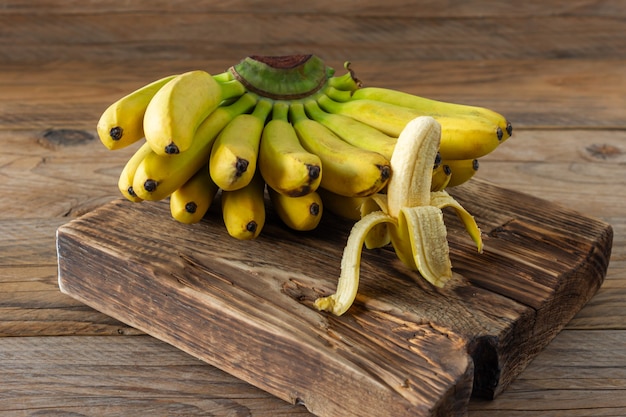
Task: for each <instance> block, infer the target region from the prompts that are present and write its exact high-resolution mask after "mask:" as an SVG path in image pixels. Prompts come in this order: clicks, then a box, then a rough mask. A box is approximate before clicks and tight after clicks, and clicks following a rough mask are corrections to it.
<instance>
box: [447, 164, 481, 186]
mask: <svg viewBox="0 0 626 417" xmlns="http://www.w3.org/2000/svg"><path fill="white" fill-rule="evenodd" d="M442 163H444V164H446V165H447V166H449V167H450V171H451V173H452V175H451V176H450V182H449V183H448V187H456V186H457V185H461V184H463V183H464V182H466V181H469V180H470V179H471V178H472V177H473V176H474V174H476V171H478V166H479V163H478V159H461V160H444V161H442Z"/></svg>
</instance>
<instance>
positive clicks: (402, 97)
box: [352, 87, 513, 142]
mask: <svg viewBox="0 0 626 417" xmlns="http://www.w3.org/2000/svg"><path fill="white" fill-rule="evenodd" d="M352 99H354V100H362V99H366V100H376V101H382V102H385V103H391V104H396V105H398V106H403V107H408V108H411V109H414V110H417V111H419V112H420V113H421V114H423V115H431V116H444V115H448V116H454V115H458V116H469V117H472V118H485V119H487V120H489V121H490V122H492V123H494V124H495V125H496V126H498V128H499V129H500V133H499V135H502V142H504V141H505V140H506V139H507V138H508V137H510V136H511V135H512V134H513V126H511V123H509V122H508V121H507V120H506V119H505V118H504V116H502V115H501V114H499V113H497V112H495V111H493V110H490V109H487V108H485V107H479V106H470V105H466V104H457V103H448V102H444V101H438V100H432V99H428V98H425V97H420V96H416V95H413V94H409V93H404V92H402V91H397V90H391V89H387V88H380V87H365V88H361V89H358V90H356V91H355V92H354V93H353V94H352ZM505 132H506V134H505Z"/></svg>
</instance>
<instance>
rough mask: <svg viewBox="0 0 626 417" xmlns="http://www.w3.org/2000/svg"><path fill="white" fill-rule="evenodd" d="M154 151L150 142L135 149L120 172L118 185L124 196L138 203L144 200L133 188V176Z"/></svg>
mask: <svg viewBox="0 0 626 417" xmlns="http://www.w3.org/2000/svg"><path fill="white" fill-rule="evenodd" d="M151 153H152V148H151V147H150V144H149V143H144V144H143V145H141V146H140V147H139V149H137V151H135V153H134V154H133V156H131V157H130V159H129V160H128V161H127V162H126V165H124V168H123V169H122V172H121V174H120V178H119V180H118V182H117V187H118V188H119V189H120V192H121V193H122V195H123V196H124V197H126V198H127V199H128V200H129V201H132V202H133V203H138V202H140V201H143V199H141V198H139V197H138V196H137V194H135V191H134V190H133V178H134V177H135V171H137V167H138V166H139V164H140V163H141V161H143V160H144V158H145V157H146V156H148V154H151Z"/></svg>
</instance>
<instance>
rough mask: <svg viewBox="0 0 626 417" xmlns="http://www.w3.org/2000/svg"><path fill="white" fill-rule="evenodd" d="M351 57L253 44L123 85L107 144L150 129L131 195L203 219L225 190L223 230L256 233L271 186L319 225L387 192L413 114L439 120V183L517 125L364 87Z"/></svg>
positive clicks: (466, 169)
mask: <svg viewBox="0 0 626 417" xmlns="http://www.w3.org/2000/svg"><path fill="white" fill-rule="evenodd" d="M344 67H345V70H346V73H345V74H343V75H340V76H336V75H335V72H334V70H333V69H332V68H330V67H328V66H326V64H325V63H324V62H323V61H322V60H321V59H320V58H319V57H317V56H315V55H292V56H284V57H276V56H270V57H263V56H251V57H248V58H245V59H244V60H242V61H241V62H240V63H239V64H237V65H234V66H232V67H231V68H229V69H228V70H226V71H224V72H223V73H219V74H216V75H211V74H209V73H207V72H206V71H202V70H194V71H190V72H186V73H182V74H176V75H172V76H169V77H165V78H163V79H160V80H157V81H154V82H152V83H151V84H148V85H146V86H144V87H142V88H140V89H138V90H136V91H134V92H132V93H130V94H128V95H127V96H125V97H122V98H121V99H119V100H118V101H117V102H115V103H113V104H111V106H109V107H108V108H107V109H106V110H105V112H104V113H103V114H102V116H101V118H100V120H99V122H98V125H97V131H98V135H99V137H100V139H101V141H102V142H103V144H104V145H105V146H106V147H107V148H109V149H112V150H113V149H120V148H124V147H126V146H128V145H130V144H132V143H135V142H137V141H140V140H143V141H144V143H143V144H142V145H141V146H140V147H139V148H138V150H137V151H136V152H135V153H134V154H133V155H132V157H131V158H130V159H129V160H128V162H127V164H126V165H125V167H124V169H123V170H122V173H121V175H120V179H119V182H118V186H119V189H120V192H121V193H122V194H123V195H124V196H125V197H126V198H127V199H128V200H130V201H133V202H140V201H143V200H162V199H166V198H169V202H170V208H171V215H172V216H173V218H175V219H176V220H178V221H180V222H183V223H195V222H198V221H200V220H201V219H202V218H203V217H204V215H205V214H206V212H207V210H208V209H209V207H210V205H211V204H212V203H213V201H214V200H216V195H217V194H218V193H219V194H221V199H220V200H221V206H222V210H221V211H222V216H223V220H224V224H225V226H226V229H227V231H228V233H229V234H230V235H231V236H233V237H235V238H237V239H252V238H255V237H257V236H258V235H259V233H260V232H261V230H262V229H263V226H264V223H265V209H266V203H265V201H266V200H265V196H266V194H267V195H268V197H269V201H270V202H271V205H272V206H273V208H274V209H275V211H276V213H277V214H278V216H279V217H280V219H281V220H282V221H283V222H284V223H285V224H286V225H287V226H288V227H290V228H292V229H295V230H299V231H305V230H311V229H314V228H315V227H317V225H318V224H319V222H320V219H321V217H322V213H323V209H324V208H327V209H328V210H329V211H330V212H333V213H335V214H338V215H340V216H343V217H346V218H349V219H353V220H359V219H361V217H362V215H363V214H364V212H363V207H368V206H371V202H372V201H375V200H376V199H375V198H374V200H372V198H373V196H377V195H381V193H382V194H383V195H384V194H385V193H387V191H388V184H389V182H390V178H392V177H393V176H394V175H396V173H395V172H394V168H393V166H392V164H391V159H392V156H393V155H394V154H395V155H398V154H401V153H403V152H404V149H399V145H398V144H399V137H400V136H401V133H402V132H403V131H404V129H405V127H406V126H407V124H409V122H411V121H412V120H414V119H416V118H418V117H421V116H426V117H429V118H431V119H432V120H434V121H435V122H436V123H437V124H438V126H440V131H439V136H438V138H437V147H436V152H435V154H434V155H431V156H429V157H428V158H429V160H428V165H429V167H428V170H429V175H428V176H427V177H428V182H429V191H433V192H443V191H444V190H445V189H446V188H447V187H452V186H456V185H459V184H462V183H463V182H465V181H467V180H469V179H470V178H471V177H472V176H473V175H474V174H475V173H476V171H477V169H478V158H480V157H482V156H484V155H486V154H488V153H490V152H492V151H493V150H494V149H496V147H497V146H498V145H500V144H501V143H502V142H504V141H505V140H506V139H507V138H508V137H510V136H511V133H512V129H511V125H510V124H509V123H508V122H507V120H506V119H505V118H504V117H503V116H501V115H500V114H498V113H496V112H493V111H491V110H488V109H486V108H482V107H474V106H467V105H460V104H454V103H444V102H440V101H434V100H429V99H426V98H422V97H418V96H414V95H411V94H407V93H402V92H399V91H394V90H390V89H384V88H375V87H363V86H362V84H361V82H360V81H359V80H358V79H357V78H356V76H355V75H354V72H353V71H352V70H351V69H350V64H349V63H346V64H345V66H344ZM403 146H404V145H403ZM417 159H419V160H420V162H419V164H420V166H421V165H423V164H424V161H423V157H421V156H420V158H417V157H415V156H414V158H413V161H412V162H410V161H409V162H407V164H410V165H411V164H416V163H417ZM396 169H402V170H412V169H413V167H412V166H407V167H400V168H396ZM404 191H406V192H407V193H408V192H409V191H408V190H404ZM409 205H410V204H409ZM377 207H381V206H380V204H379V205H378V206H377ZM374 229H376V228H374ZM370 236H373V232H372V233H370Z"/></svg>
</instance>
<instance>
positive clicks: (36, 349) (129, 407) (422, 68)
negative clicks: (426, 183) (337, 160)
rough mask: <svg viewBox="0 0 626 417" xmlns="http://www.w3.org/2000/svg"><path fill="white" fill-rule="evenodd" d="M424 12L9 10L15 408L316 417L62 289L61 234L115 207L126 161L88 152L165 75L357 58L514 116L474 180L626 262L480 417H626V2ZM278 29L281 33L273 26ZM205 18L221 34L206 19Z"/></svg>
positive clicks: (5, 89) (2, 257)
mask: <svg viewBox="0 0 626 417" xmlns="http://www.w3.org/2000/svg"><path fill="white" fill-rule="evenodd" d="M419 6H420V7H416V6H415V3H414V2H410V1H406V0H392V1H391V2H384V3H380V2H373V1H358V3H357V2H356V1H351V0H348V1H345V2H333V1H329V0H312V1H308V2H292V1H286V0H272V1H263V2H261V1H258V0H252V1H241V0H234V1H228V2H215V1H211V0H198V1H194V2H187V1H180V0H173V1H171V0H154V1H153V0H150V1H148V0H135V1H132V2H110V1H105V0H90V1H76V0H69V1H67V0H37V1H31V2H26V1H22V0H6V1H3V2H2V6H1V7H0V22H1V23H2V25H1V26H0V35H1V36H0V63H1V64H0V144H1V145H2V152H1V153H0V195H2V198H0V286H1V288H0V290H1V291H0V333H1V334H2V336H3V337H0V359H1V360H2V363H3V373H2V377H0V379H1V381H2V384H0V414H2V415H6V416H9V417H12V416H24V415H59V414H64V415H70V414H75V415H79V414H82V415H98V416H107V415H121V414H123V415H126V416H145V415H153V414H154V415H159V414H160V415H177V414H178V415H202V414H204V415H207V414H210V415H215V416H220V417H223V416H234V415H246V416H248V415H250V416H263V417H265V416H280V415H285V416H286V415H303V416H304V415H311V414H309V413H308V412H307V411H306V409H305V408H304V407H302V406H300V407H298V406H292V405H290V404H288V403H285V402H283V401H280V400H278V399H276V398H275V397H273V396H271V395H269V394H266V393H264V392H262V391H260V390H258V389H255V388H251V387H250V386H249V385H248V384H246V383H244V382H242V381H240V380H237V379H234V378H232V377H230V376H228V375H225V374H224V373H223V372H221V371H217V370H216V369H215V368H212V367H210V366H207V365H203V364H202V363H200V362H199V361H195V362H194V365H193V366H189V362H188V361H189V358H190V357H189V356H188V355H186V354H184V353H182V352H180V351H178V350H176V349H173V348H171V347H169V346H168V345H166V344H164V343H162V342H159V341H157V340H155V339H153V338H150V337H144V336H140V337H137V336H134V335H136V334H140V333H141V332H140V331H139V330H136V329H133V328H131V327H129V326H127V325H125V324H122V323H121V322H118V321H116V320H115V319H113V318H111V317H109V316H106V315H104V314H102V313H99V312H96V311H94V310H93V309H91V308H90V307H87V306H86V305H84V304H82V303H80V302H78V301H76V300H74V299H72V298H70V297H68V296H65V295H63V294H60V293H59V292H58V288H57V286H56V283H55V281H56V270H57V267H56V259H55V248H54V230H55V229H56V227H58V226H59V225H62V224H64V223H66V222H68V221H70V220H72V219H74V218H76V217H78V216H80V215H82V214H85V213H88V212H91V211H93V210H94V209H96V208H97V207H99V206H102V205H103V204H108V203H109V202H110V201H111V200H114V199H116V198H118V197H119V194H118V192H117V190H116V189H115V181H116V177H117V175H118V173H119V170H120V169H121V165H122V163H123V162H124V161H125V160H126V159H127V158H128V156H129V154H126V153H125V151H120V153H107V152H104V150H103V149H102V148H101V147H100V146H99V144H98V142H97V140H93V141H90V142H89V141H88V142H85V141H82V140H81V139H80V138H83V137H85V136H84V134H88V135H94V133H95V132H94V130H95V129H94V127H95V123H96V121H97V119H98V117H99V115H100V113H101V112H102V110H103V109H104V108H105V106H106V105H108V104H109V103H110V102H111V101H112V100H114V99H115V98H117V97H120V96H121V95H122V94H125V93H126V92H128V91H131V89H133V88H137V87H139V86H141V85H143V84H145V83H146V82H148V81H150V80H152V79H155V78H157V77H160V76H162V75H166V74H169V73H173V72H177V71H183V70H187V69H195V68H206V69H209V70H210V71H212V72H215V71H219V70H221V69H223V68H225V67H227V66H229V65H231V64H232V63H233V62H234V61H236V60H238V59H240V58H241V57H242V56H244V55H247V54H249V53H250V49H254V51H253V52H255V53H256V52H260V51H261V49H262V48H263V49H262V50H263V51H270V52H271V53H279V52H284V51H290V52H298V53H300V52H302V51H303V50H306V51H307V52H308V51H315V52H318V53H319V54H320V55H321V56H323V57H324V58H325V59H327V61H328V62H329V63H330V64H332V65H333V66H335V67H336V68H341V65H342V64H343V61H345V60H351V61H352V62H353V66H354V68H355V69H356V70H357V73H358V75H359V76H360V77H361V78H362V79H363V80H365V81H366V82H367V83H368V84H370V85H381V86H389V87H393V88H398V89H402V90H405V91H410V92H413V93H416V94H420V95H424V96H427V97H433V98H439V99H447V100H451V101H456V102H467V103H473V104H479V105H484V106H487V107H491V108H494V109H497V110H499V111H501V112H502V113H504V114H505V115H506V116H507V117H509V119H510V120H511V121H512V122H513V124H514V126H515V130H516V133H515V136H514V139H515V140H511V141H509V142H508V143H507V144H506V146H503V147H501V148H500V149H498V151H497V152H495V153H494V154H492V155H489V156H488V157H487V158H485V159H484V161H483V160H481V170H480V171H479V174H478V177H479V178H483V179H487V180H489V181H491V182H492V183H495V184H497V185H500V186H502V187H505V188H509V189H514V190H518V191H522V192H525V193H527V194H531V195H533V196H536V197H540V198H542V199H546V200H549V201H553V202H558V203H559V204H561V205H563V206H565V207H567V208H569V209H574V210H577V211H579V212H580V213H584V214H585V215H589V216H597V217H598V218H600V219H602V220H603V221H605V222H608V223H610V224H611V225H612V227H613V229H614V233H615V234H614V241H613V252H612V256H611V262H610V265H609V268H608V271H607V276H606V279H605V281H604V283H603V285H602V287H601V288H600V289H599V291H598V293H597V294H596V296H595V297H594V298H592V299H591V300H590V301H589V303H588V304H587V305H586V306H585V307H584V308H583V309H582V310H581V311H580V312H579V313H578V314H576V315H575V316H574V317H573V319H572V320H571V321H570V322H569V323H568V325H567V326H566V327H565V329H564V330H563V331H562V332H561V333H559V334H558V335H557V336H556V337H555V339H554V340H553V341H552V342H551V343H550V344H549V345H548V346H547V347H546V348H545V350H543V351H542V352H541V353H540V354H539V355H538V356H537V357H536V358H535V359H534V361H533V362H531V363H530V364H529V365H528V367H527V368H526V369H525V370H524V372H522V373H521V374H520V375H519V376H518V378H517V379H516V380H515V381H514V382H513V383H512V384H511V385H510V386H509V388H508V389H507V390H506V391H505V392H503V393H502V394H501V395H500V396H499V397H498V398H497V399H496V400H493V401H489V402H482V401H477V400H473V401H471V402H470V411H469V415H470V417H484V416H488V417H511V416H513V417H518V416H523V417H536V416H541V417H570V416H575V417H581V416H591V415H593V416H621V415H625V414H626V411H625V410H626V404H624V403H623V401H622V399H623V398H624V395H623V394H624V392H625V391H626V385H625V383H624V381H625V380H626V376H625V373H624V370H625V369H626V366H624V360H623V358H624V352H625V349H624V348H623V346H624V343H625V340H624V333H625V332H624V330H626V262H625V259H626V257H625V256H624V253H626V239H625V236H626V219H625V216H624V213H625V212H624V206H623V201H624V198H626V183H625V182H624V181H623V178H626V171H625V167H626V164H624V152H626V147H625V145H624V143H625V140H626V138H625V137H624V131H626V118H625V116H624V112H623V109H624V108H626V102H625V100H626V72H624V68H626V58H625V55H624V54H625V51H626V47H625V45H624V36H625V35H624V31H623V30H622V26H623V24H622V23H623V20H624V17H625V16H626V8H625V7H624V3H623V1H621V0H550V1H548V2H546V1H538V0H530V1H525V2H487V1H484V0H469V1H462V0H452V1H446V2H440V1H434V0H426V1H421V2H420V3H419ZM209 15H210V16H211V17H210V18H209ZM164 16H165V17H164ZM166 17H169V20H168V19H166ZM276 17H277V18H278V20H277V21H280V22H282V27H279V26H278V25H270V22H272V19H274V18H276ZM292 17H293V19H292ZM361 17H365V19H361ZM188 19H189V20H188ZM315 19H320V20H324V22H323V23H321V24H314V20H315ZM379 19H380V20H379ZM166 20H168V21H167V23H168V26H167V27H166V28H163V27H162V25H163V23H164V21H166ZM187 20H188V23H189V24H187V23H186V22H187ZM209 21H210V22H212V23H213V24H214V25H215V26H213V28H211V27H206V26H205V25H203V24H202V23H203V22H209ZM379 21H380V24H378V22H379ZM116 22H131V23H132V27H131V28H128V27H126V28H123V27H121V26H120V25H116ZM228 23H233V24H237V25H240V24H246V25H248V26H249V27H248V28H247V29H245V30H241V31H240V33H237V31H234V32H235V33H234V35H235V36H230V34H229V37H228V39H227V40H226V41H225V40H224V39H225V35H222V34H220V33H216V32H217V29H219V28H220V27H222V28H223V27H225V26H226V25H227V24H228ZM268 26H271V32H267V30H268V29H267V28H268ZM168 28H171V29H168ZM302 28H306V29H307V31H308V33H304V34H303V33H301V32H302ZM230 29H231V28H230V27H229V31H230ZM322 30H323V31H326V33H319V32H320V31H322ZM129 31H130V32H132V33H129ZM174 31H176V33H173V32H174ZM209 35H211V36H214V37H209ZM253 35H254V36H253ZM256 35H258V36H256ZM331 35H332V36H333V37H331ZM469 35H471V36H469ZM406 39H410V40H413V42H412V43H410V42H407V41H406ZM479 40H480V41H481V42H478V41H479ZM507 48H509V49H507ZM413 57H414V58H415V59H414V58H413ZM407 58H409V59H407ZM50 131H53V133H48V132H50ZM46 133H48V135H47V138H46V136H45V135H46ZM93 137H94V138H95V136H93ZM51 138H52V139H51ZM59 138H61V139H59ZM49 139H50V140H49ZM589 148H591V149H592V150H593V151H590V150H589ZM125 334H131V335H133V336H131V337H126V336H121V335H125ZM53 335H59V336H63V337H53ZM72 335H78V336H76V337H74V336H72ZM92 335H102V336H99V337H97V338H91V337H89V336H92ZM104 335H110V336H104ZM11 358H13V359H15V360H13V359H11ZM107 358H109V359H110V360H108V359H107ZM151 358H154V359H155V360H154V361H152V360H151ZM191 359H192V360H193V358H191ZM159 362H161V363H162V364H161V363H159ZM55 364H58V365H55ZM77 364H80V366H79V368H76V366H74V367H73V366H72V365H77ZM177 364H178V365H177ZM197 372H199V373H197ZM213 372H216V374H215V375H221V376H214V374H213ZM212 375H213V376H212ZM190 380H191V381H193V382H191V384H192V385H193V387H190V384H189V383H188V382H189V381H190ZM166 381H167V382H166Z"/></svg>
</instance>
